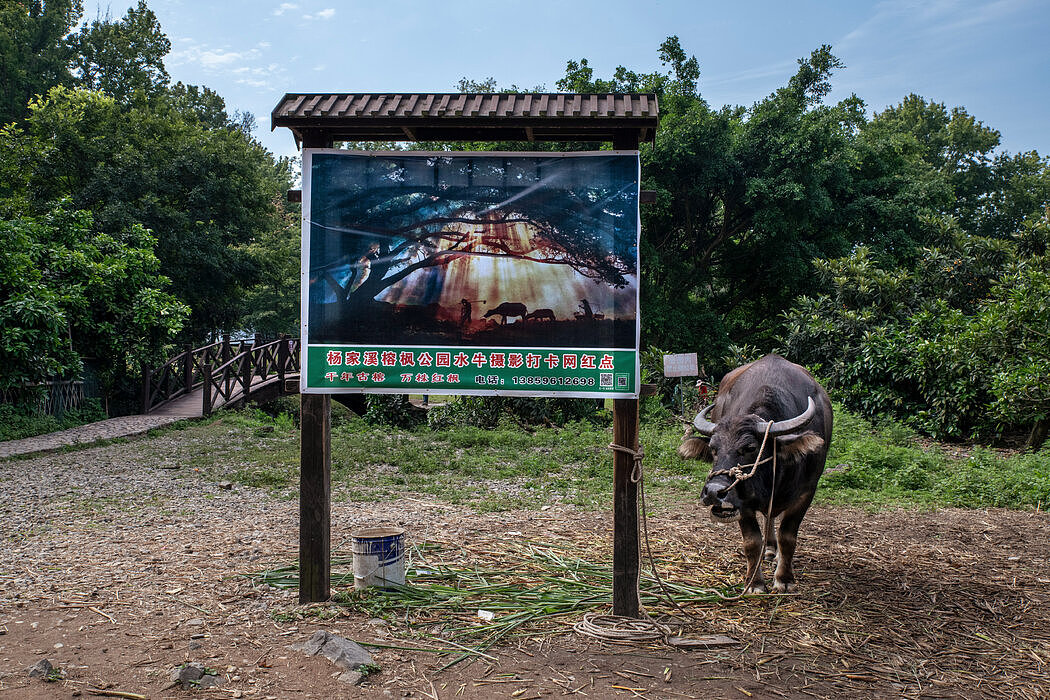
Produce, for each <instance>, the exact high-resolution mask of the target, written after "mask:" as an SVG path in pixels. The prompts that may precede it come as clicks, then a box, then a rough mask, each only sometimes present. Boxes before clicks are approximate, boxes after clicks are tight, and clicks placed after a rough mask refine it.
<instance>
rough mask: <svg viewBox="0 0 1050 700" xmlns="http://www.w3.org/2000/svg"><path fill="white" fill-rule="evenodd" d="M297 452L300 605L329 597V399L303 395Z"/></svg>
mask: <svg viewBox="0 0 1050 700" xmlns="http://www.w3.org/2000/svg"><path fill="white" fill-rule="evenodd" d="M300 401H301V404H300V406H301V409H300V421H299V425H300V429H301V431H302V443H301V445H300V448H299V449H300V452H299V469H300V472H299V602H300V603H316V602H320V601H325V600H328V598H329V597H330V591H329V581H330V578H331V559H332V549H331V547H332V510H331V507H332V504H331V498H332V493H331V468H332V451H331V441H332V422H331V416H332V397H331V396H329V395H328V394H303V395H302V397H301V399H300Z"/></svg>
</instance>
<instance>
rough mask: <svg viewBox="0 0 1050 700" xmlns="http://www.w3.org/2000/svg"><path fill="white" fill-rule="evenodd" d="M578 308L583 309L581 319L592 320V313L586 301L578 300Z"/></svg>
mask: <svg viewBox="0 0 1050 700" xmlns="http://www.w3.org/2000/svg"><path fill="white" fill-rule="evenodd" d="M580 308H581V309H583V318H584V319H585V320H587V321H593V320H594V311H593V310H591V305H590V302H588V301H587V300H586V299H580Z"/></svg>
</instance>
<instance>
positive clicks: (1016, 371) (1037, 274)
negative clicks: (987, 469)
mask: <svg viewBox="0 0 1050 700" xmlns="http://www.w3.org/2000/svg"><path fill="white" fill-rule="evenodd" d="M1043 225H1044V226H1047V227H1048V228H1050V226H1048V225H1047V223H1046V221H1045V220H1044V221H1043ZM959 346H960V350H961V351H962V352H971V353H974V354H976V355H978V356H980V357H984V358H987V359H988V360H989V363H990V364H991V366H992V367H991V370H990V374H991V392H992V394H993V396H994V400H993V401H992V402H991V405H990V409H991V412H992V413H993V415H994V416H995V417H996V418H997V419H998V420H999V421H1001V423H1002V424H1003V425H1006V426H1022V425H1027V426H1031V431H1030V433H1029V437H1028V445H1029V446H1030V447H1032V448H1035V449H1037V448H1039V446H1040V445H1042V443H1043V442H1044V441H1045V440H1046V438H1047V432H1048V430H1050V256H1047V255H1045V254H1044V255H1037V256H1034V257H1031V258H1028V259H1027V260H1024V261H1022V262H1020V263H1018V264H1017V266H1016V267H1015V268H1013V269H1012V270H1010V272H1009V273H1008V274H1006V275H1004V276H1003V277H1002V278H1001V279H1000V280H999V281H998V283H997V284H996V286H995V288H994V289H993V290H992V292H991V294H990V295H989V297H988V300H987V301H986V302H985V303H984V304H983V305H982V307H981V309H980V311H979V312H978V313H977V314H976V316H975V318H974V319H973V322H972V324H971V326H970V328H968V330H967V335H966V336H965V337H964V338H963V339H962V341H961V342H960V343H959Z"/></svg>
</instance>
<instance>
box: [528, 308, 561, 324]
mask: <svg viewBox="0 0 1050 700" xmlns="http://www.w3.org/2000/svg"><path fill="white" fill-rule="evenodd" d="M525 320H526V321H557V320H558V319H557V318H555V316H554V310H553V309H536V310H535V311H533V312H532V313H530V314H529V315H528V316H526V317H525Z"/></svg>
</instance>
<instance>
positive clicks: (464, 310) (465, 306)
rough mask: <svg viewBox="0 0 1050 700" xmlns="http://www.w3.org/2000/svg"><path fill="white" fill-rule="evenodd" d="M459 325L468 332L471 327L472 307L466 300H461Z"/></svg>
mask: <svg viewBox="0 0 1050 700" xmlns="http://www.w3.org/2000/svg"><path fill="white" fill-rule="evenodd" d="M459 307H460V308H459V325H460V326H461V327H462V328H463V329H464V330H466V329H467V328H468V327H469V326H470V314H471V307H470V302H469V301H467V300H466V299H460V300H459Z"/></svg>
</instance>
